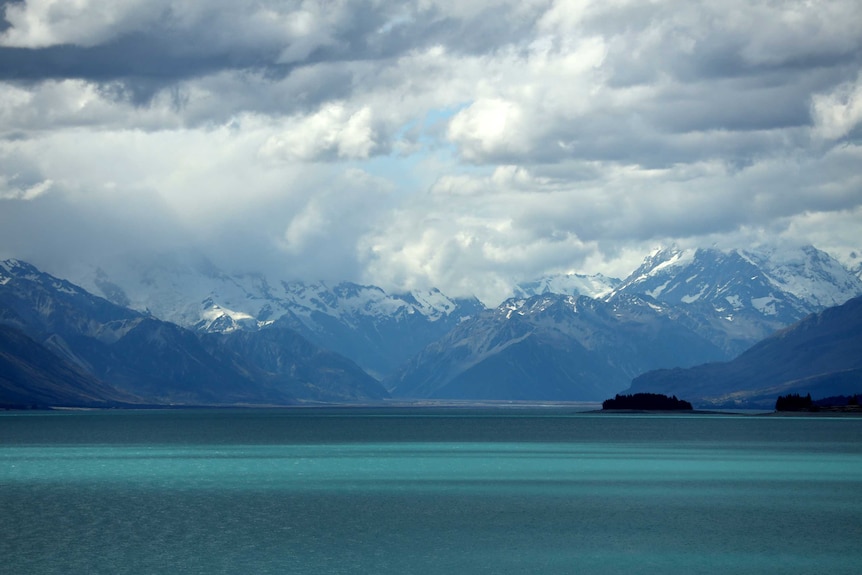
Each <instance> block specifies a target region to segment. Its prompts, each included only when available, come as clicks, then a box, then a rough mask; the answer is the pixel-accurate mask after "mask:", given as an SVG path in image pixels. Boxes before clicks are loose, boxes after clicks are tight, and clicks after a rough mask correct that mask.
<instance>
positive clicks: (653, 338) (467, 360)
mask: <svg viewBox="0 0 862 575" xmlns="http://www.w3.org/2000/svg"><path fill="white" fill-rule="evenodd" d="M72 280H73V281H74V282H75V283H71V282H70V281H66V280H61V279H58V278H55V277H53V276H50V275H49V274H46V273H44V272H42V271H40V270H38V269H36V268H35V267H33V266H31V265H29V264H26V263H24V262H20V261H17V260H7V261H6V262H2V263H0V325H5V326H6V329H5V330H4V332H2V334H0V335H2V336H3V337H2V338H0V352H4V353H5V355H0V384H2V385H3V386H4V387H0V391H2V390H5V391H3V393H4V395H2V396H0V403H4V402H5V403H10V402H11V403H16V402H17V403H22V404H23V403H27V402H26V401H25V400H26V398H25V397H24V396H22V395H20V393H19V394H18V395H15V393H17V392H15V393H13V391H14V390H16V389H17V390H19V391H20V389H21V385H22V384H21V381H22V378H23V380H26V379H27V378H28V377H30V378H31V379H33V380H34V381H42V382H44V381H48V380H52V381H55V382H56V381H59V380H62V381H64V382H65V383H66V384H71V382H74V385H75V386H76V389H79V390H80V401H79V403H80V404H82V405H83V404H87V402H90V403H89V404H92V402H93V401H96V403H99V401H104V402H109V403H110V402H113V403H117V404H125V403H138V404H141V403H155V404H164V403H182V404H237V403H245V404H289V403H296V402H308V401H318V402H319V401H326V402H332V401H334V402H345V401H378V400H381V399H382V398H385V397H387V396H389V395H390V394H391V395H392V396H395V397H398V398H402V399H421V398H438V399H477V400H478V399H482V400H484V399H500V400H533V399H535V400H575V401H600V400H602V399H605V398H607V397H611V396H613V394H614V393H617V392H620V391H623V390H625V389H626V388H628V387H629V385H632V380H633V379H634V380H635V381H636V382H637V381H641V383H638V384H637V385H638V386H639V387H638V389H641V388H642V386H643V385H645V384H644V383H643V380H638V379H636V378H637V377H638V376H640V375H642V374H644V373H645V372H650V371H651V370H660V369H672V368H685V367H692V366H696V365H698V364H703V363H705V362H713V363H714V362H721V361H728V360H731V359H733V358H735V357H736V356H738V355H739V354H740V353H742V352H743V351H745V350H746V349H748V348H749V347H751V346H752V345H754V344H756V343H757V342H758V341H760V340H762V339H763V338H765V337H767V336H769V335H770V334H772V333H774V332H775V331H776V330H780V329H783V328H785V327H786V326H788V325H791V324H793V323H794V322H798V321H800V320H802V319H803V318H805V317H806V316H808V315H809V314H814V313H819V312H822V311H823V310H824V309H826V308H829V307H832V306H837V305H841V304H843V303H845V302H846V301H847V300H849V299H851V298H853V297H854V296H857V295H859V294H862V280H860V279H859V277H858V276H857V275H855V274H854V273H852V272H851V271H850V270H848V269H846V268H844V267H843V266H841V264H839V263H838V262H837V261H836V260H835V259H834V258H832V257H831V256H829V255H828V254H826V253H824V252H822V251H819V250H817V249H816V248H814V247H811V246H805V247H802V248H797V249H790V250H788V249H783V250H779V249H775V248H769V249H759V250H719V249H716V248H706V249H690V250H681V249H676V248H667V249H662V250H656V251H655V252H653V253H651V254H650V255H648V256H647V257H646V258H645V259H644V262H643V264H642V265H641V266H640V267H639V268H638V269H636V270H635V271H634V272H633V273H632V274H630V275H629V276H628V277H627V278H624V279H622V280H619V279H615V278H607V277H605V276H601V275H595V276H587V275H582V274H561V275H556V276H546V277H543V278H540V279H537V280H535V281H532V282H526V283H522V284H520V285H517V286H513V288H512V293H513V294H515V297H513V298H511V299H509V300H506V301H505V302H503V303H502V304H500V305H499V306H496V307H494V308H487V309H486V308H485V306H484V305H482V304H481V303H480V302H479V301H478V300H476V299H474V298H467V299H463V298H461V299H456V298H449V297H447V296H445V295H444V294H442V293H441V292H439V291H438V290H426V291H421V292H412V293H402V294H390V293H387V292H386V291H385V290H383V289H381V288H379V287H375V286H367V285H359V284H355V283H349V282H341V283H335V284H328V283H325V282H315V283H305V282H298V281H289V282H288V281H278V280H274V279H272V278H268V277H265V276H264V275H262V274H228V273H225V272H223V271H221V270H219V269H218V268H217V267H216V266H215V265H213V264H212V263H211V262H209V261H208V260H206V259H205V258H203V257H200V256H197V255H194V254H192V253H186V254H167V255H162V256H147V257H141V256H138V257H131V256H130V257H127V258H120V259H116V260H111V261H105V262H101V263H100V265H99V266H98V267H95V266H94V267H90V268H81V270H80V271H79V272H78V273H76V274H75V275H74V277H73V278H72ZM79 286H81V287H79ZM10 330H12V331H10ZM22 338H24V339H22ZM13 340H14V341H15V342H17V343H13ZM16 345H17V346H18V347H15V346H16ZM22 346H23V347H22ZM11 349H18V350H24V349H26V350H27V351H26V352H25V351H19V352H16V353H12V352H10V351H9V350H11ZM46 353H47V354H50V357H53V358H56V362H53V363H56V365H54V364H53V363H52V362H47V359H46V358H47V357H49V356H46V355H44V354H46ZM37 356H38V357H39V358H41V359H39V360H36V359H31V360H28V359H27V358H36V357H37ZM2 361H7V362H12V363H2ZM16 362H17V363H16ZM13 363H14V369H13ZM49 363H51V366H50V369H49V370H48V371H49V372H50V373H48V374H45V373H41V372H39V368H40V367H41V366H47V365H48V364H49ZM46 369H47V368H46ZM60 373H63V374H65V375H64V376H63V377H60V376H59V375H58V374H60ZM9 374H17V375H16V376H15V377H14V378H13V377H11V376H9ZM22 374H24V375H22ZM28 374H29V375H28ZM50 374H54V375H53V376H51V375H50ZM7 376H8V377H7ZM4 378H5V379H4ZM16 378H17V379H16ZM52 378H53V379H52ZM13 379H14V380H15V381H12V380H13ZM16 381H17V382H18V383H15V382H16ZM16 386H17V387H16ZM43 387H45V386H44V385H43ZM47 388H48V389H53V390H54V392H56V397H55V400H56V401H54V402H53V403H57V402H59V403H62V401H60V399H59V398H60V397H67V398H68V393H69V392H68V390H65V391H64V392H63V393H65V394H66V395H63V394H61V393H60V390H59V388H58V387H56V385H55V387H53V388H52V387H51V386H50V385H48V386H47ZM632 389H635V387H632ZM96 390H102V392H101V393H98V392H97V391H96ZM649 391H652V390H649ZM46 394H47V395H46ZM36 395H38V394H36ZM676 395H678V396H680V397H686V394H685V393H684V392H677V393H676ZM4 397H5V398H6V399H4ZM39 397H41V399H39ZM39 397H35V396H34V398H32V399H33V401H31V402H30V403H33V404H51V403H52V401H50V393H47V392H45V393H43V395H42V396H39ZM703 397H704V398H705V397H706V396H703ZM710 397H711V396H710ZM9 398H13V399H14V398H17V399H14V401H13V399H9ZM98 398H101V399H98ZM688 399H691V398H688ZM66 403H69V401H68V400H67V401H66Z"/></svg>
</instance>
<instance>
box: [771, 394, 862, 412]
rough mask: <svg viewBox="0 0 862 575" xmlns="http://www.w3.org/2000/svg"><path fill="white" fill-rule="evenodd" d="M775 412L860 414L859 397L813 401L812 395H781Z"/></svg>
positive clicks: (838, 397)
mask: <svg viewBox="0 0 862 575" xmlns="http://www.w3.org/2000/svg"><path fill="white" fill-rule="evenodd" d="M775 411H803V412H810V413H817V412H819V411H829V412H842V413H860V412H862V409H860V406H859V396H858V394H854V395H850V396H847V395H837V396H831V397H824V398H823V399H811V394H810V393H809V394H807V395H805V396H801V395H799V394H798V393H788V394H787V395H779V396H778V399H776V400H775Z"/></svg>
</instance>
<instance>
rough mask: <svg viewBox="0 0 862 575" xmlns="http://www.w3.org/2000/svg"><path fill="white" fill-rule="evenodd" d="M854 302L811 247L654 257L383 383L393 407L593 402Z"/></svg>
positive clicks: (483, 328)
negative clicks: (404, 402) (436, 401)
mask: <svg viewBox="0 0 862 575" xmlns="http://www.w3.org/2000/svg"><path fill="white" fill-rule="evenodd" d="M579 281H585V280H584V278H583V277H582V278H580V279H579ZM537 285H538V286H539V288H537V289H544V288H543V287H541V284H537ZM860 293H862V282H860V281H859V279H858V278H856V277H855V276H854V275H853V274H852V273H850V272H849V271H848V270H846V269H844V268H843V267H842V266H841V265H840V264H839V263H838V262H837V261H836V260H834V259H833V258H831V257H830V256H828V255H827V254H825V253H823V252H821V251H819V250H816V249H815V248H813V247H810V246H809V247H804V248H799V249H791V250H775V249H773V250H763V251H759V252H754V251H747V252H743V251H738V250H730V251H721V250H717V249H698V250H678V249H667V250H659V251H656V252H655V253H653V254H651V255H650V256H649V257H647V258H646V259H645V260H644V263H643V264H642V265H641V266H640V267H639V268H638V269H637V270H635V272H634V273H632V274H631V275H630V276H629V277H628V278H626V279H625V280H623V281H622V282H620V283H619V284H618V285H617V287H616V288H615V289H613V290H612V291H611V292H610V293H609V294H608V295H606V296H604V297H602V298H600V299H590V298H585V297H581V298H576V297H573V296H565V295H557V294H550V293H545V294H544V295H538V296H533V297H530V298H513V299H511V300H509V301H507V302H504V303H503V305H501V306H500V307H499V308H497V309H496V310H493V311H489V312H486V313H485V314H482V315H481V316H479V317H477V318H476V319H474V320H471V321H467V322H464V323H463V324H461V325H460V326H458V327H457V328H456V329H454V330H453V331H452V332H450V333H449V334H448V335H447V336H446V337H444V338H443V339H441V340H439V341H437V342H435V343H434V344H432V345H430V346H429V347H428V348H426V349H425V350H424V351H423V352H422V353H421V354H419V355H418V356H416V357H415V358H414V359H413V360H411V361H410V362H409V363H408V364H406V365H405V366H404V367H403V368H402V369H401V370H400V371H399V372H398V373H396V374H395V375H394V376H393V377H391V378H389V379H387V380H386V381H385V383H386V384H387V386H389V387H390V390H391V392H392V393H393V394H394V395H397V396H402V397H434V398H444V397H448V398H472V399H490V398H496V399H524V398H536V399H569V400H592V399H601V398H603V397H608V396H609V395H613V394H614V393H616V392H619V391H621V390H622V389H625V388H626V387H627V386H628V385H629V382H630V381H631V379H632V378H634V377H636V376H637V375H639V374H641V373H643V372H644V371H646V370H650V369H656V368H658V367H659V366H662V367H665V368H671V367H685V366H692V365H694V364H696V363H698V362H706V361H718V360H727V359H731V358H732V357H734V356H735V355H737V354H738V353H740V352H742V351H743V350H745V349H746V348H748V347H749V346H751V345H752V344H754V343H756V342H757V341H759V340H760V339H762V338H763V337H766V336H767V335H769V334H770V333H772V332H774V331H775V330H777V329H780V328H782V327H784V326H786V325H789V324H791V323H793V322H795V321H797V320H799V319H800V318H802V317H804V316H805V315H807V314H808V313H811V312H814V311H819V310H822V309H823V308H824V307H826V306H827V305H835V304H836V303H842V302H844V301H846V300H847V299H849V298H851V297H853V296H854V295H857V294H860ZM650 366H652V367H650Z"/></svg>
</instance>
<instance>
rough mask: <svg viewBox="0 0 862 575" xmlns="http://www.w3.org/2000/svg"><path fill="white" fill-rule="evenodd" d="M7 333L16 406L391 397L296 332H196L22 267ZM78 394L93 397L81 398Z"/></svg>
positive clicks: (7, 276) (12, 273)
mask: <svg viewBox="0 0 862 575" xmlns="http://www.w3.org/2000/svg"><path fill="white" fill-rule="evenodd" d="M0 325H5V326H7V328H9V329H12V330H15V331H14V332H12V331H8V332H7V333H8V334H11V335H8V337H7V338H6V339H2V340H0V353H2V354H3V357H5V358H6V361H7V363H6V364H4V365H2V366H0V367H2V371H0V376H3V377H6V376H7V374H13V375H14V379H13V378H12V376H9V377H8V378H7V379H8V381H6V382H5V385H6V389H7V392H8V402H9V403H16V404H17V403H23V404H25V405H29V404H38V405H42V404H49V405H64V406H79V405H82V404H84V403H86V402H91V403H92V402H96V403H100V404H104V403H111V402H115V401H120V400H122V398H129V397H131V396H135V397H138V398H142V400H141V401H145V402H147V403H150V404H197V405H200V404H210V405H213V404H222V405H231V404H238V403H243V404H249V403H255V404H281V405H284V404H292V403H296V402H303V401H354V400H369V399H372V400H373V399H379V398H381V397H385V396H386V391H385V389H383V387H382V386H381V385H380V384H379V383H378V382H377V381H376V380H375V379H374V378H372V377H371V376H370V375H368V374H367V373H365V372H364V371H362V369H360V368H359V367H358V366H357V365H356V364H355V363H353V362H352V361H350V360H348V359H347V358H344V357H342V356H339V355H337V354H335V353H332V352H328V351H325V350H323V349H321V348H319V347H318V346H315V345H314V344H312V343H311V342H308V341H307V340H306V339H304V338H303V337H302V336H301V335H299V334H297V333H296V332H293V331H291V330H289V329H287V328H284V327H276V326H267V327H265V328H264V329H261V330H259V331H255V332H252V333H251V335H248V336H241V334H237V335H235V336H234V335H233V334H231V333H228V334H208V333H199V332H193V331H190V330H187V329H184V328H182V327H180V326H177V325H175V324H173V323H169V322H166V321H161V320H158V319H155V318H153V317H151V316H148V315H146V314H143V313H139V312H136V311H133V310H130V309H128V308H124V307H122V306H119V305H115V304H112V303H111V302H109V301H107V300H105V299H102V298H100V297H97V296H94V295H92V294H90V293H88V292H87V291H85V290H83V289H81V288H80V287H78V286H76V285H74V284H72V283H70V282H67V281H65V280H61V279H58V278H55V277H53V276H51V275H49V274H46V273H43V272H41V271H40V270H38V269H37V268H35V267H33V266H32V265H30V264H27V263H25V262H21V261H18V260H7V261H0ZM16 334H20V335H21V336H26V338H27V339H26V340H21V339H20V337H19V338H17V339H16V338H15V337H13V336H15V335H16ZM32 358H38V359H32ZM99 382H103V383H99ZM69 386H71V387H72V388H74V389H86V390H87V391H86V392H84V391H82V392H81V394H83V395H81V394H78V395H76V394H75V393H72V392H71V391H69V389H67V387H69ZM16 390H17V391H16ZM61 391H62V393H61ZM4 401H5V400H4ZM82 402H83V403H82Z"/></svg>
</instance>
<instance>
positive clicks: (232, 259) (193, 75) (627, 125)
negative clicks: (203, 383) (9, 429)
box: [0, 0, 862, 303]
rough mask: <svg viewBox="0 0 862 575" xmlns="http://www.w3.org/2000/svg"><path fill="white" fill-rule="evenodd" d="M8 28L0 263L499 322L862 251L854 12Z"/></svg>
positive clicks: (666, 1) (428, 14)
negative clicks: (326, 282)
mask: <svg viewBox="0 0 862 575" xmlns="http://www.w3.org/2000/svg"><path fill="white" fill-rule="evenodd" d="M4 6H5V17H6V24H7V25H6V27H5V28H3V29H2V30H0V218H2V220H3V221H2V222H0V223H2V224H3V225H2V227H0V251H3V252H4V253H6V254H10V253H11V254H12V255H18V256H19V257H30V256H33V258H34V259H35V260H36V263H38V260H39V258H42V259H43V260H44V261H53V262H60V261H63V260H64V258H65V259H75V258H85V257H91V254H97V253H105V252H107V251H117V252H118V251H121V250H122V249H124V248H126V247H134V246H141V245H147V244H148V243H152V244H153V245H159V246H166V245H168V244H170V243H171V242H177V243H181V244H194V245H197V246H200V248H201V249H202V250H203V251H205V252H207V254H208V255H209V256H210V257H211V258H212V259H213V260H215V261H216V262H217V263H220V264H222V265H224V266H226V267H229V268H233V269H242V270H244V271H250V270H252V269H254V268H256V267H258V268H267V270H270V271H272V272H273V273H276V274H280V275H289V276H291V277H293V278H298V277H303V278H305V279H320V278H327V279H359V280H362V281H366V282H369V283H377V284H380V285H383V286H384V287H388V288H408V287H415V286H424V287H430V286H432V285H433V286H436V287H439V288H441V289H443V290H444V291H447V292H452V293H453V294H455V295H466V294H468V293H481V294H483V297H484V298H486V299H487V300H488V301H489V303H495V302H494V301H493V300H494V299H495V298H501V297H503V296H504V295H505V294H506V291H507V289H509V286H511V284H512V282H513V281H516V280H519V279H528V278H530V277H532V276H535V275H541V274H542V273H546V272H549V271H555V270H556V271H586V272H592V271H602V272H606V273H616V274H618V275H621V274H622V273H624V271H625V270H626V269H627V268H628V269H630V268H631V267H634V265H636V264H637V263H638V260H639V259H640V257H641V256H642V255H643V253H645V252H647V251H648V250H649V249H651V248H653V247H655V245H656V244H658V243H665V242H677V243H680V244H692V245H693V244H696V243H698V242H709V243H713V242H719V243H726V244H732V243H733V242H736V241H742V242H749V241H765V240H766V239H769V238H773V239H782V240H787V241H790V240H791V239H793V240H794V241H816V242H818V244H819V245H823V246H827V245H828V246H830V247H832V248H833V249H835V250H837V251H842V250H843V252H845V253H849V252H850V247H849V244H850V243H853V242H851V240H850V239H848V238H852V237H853V232H854V231H855V232H858V233H857V237H858V236H859V234H862V229H860V225H859V224H858V221H857V223H856V227H855V229H854V220H853V217H851V216H848V214H851V215H853V214H857V215H858V211H859V209H860V206H862V191H860V190H862V185H860V183H862V182H860V179H859V175H858V165H860V164H859V160H860V159H862V158H860V149H862V143H860V139H859V138H860V133H862V132H860V130H862V128H860V122H862V111H860V110H862V107H861V106H860V101H862V88H860V75H859V69H860V68H862V13H860V11H862V8H860V5H859V3H858V2H856V1H855V0H829V1H825V2H820V3H816V4H811V3H809V2H804V1H802V0H799V1H796V0H791V1H787V2H781V3H777V4H776V3H773V2H767V1H765V0H764V1H757V2H749V1H742V0H738V1H737V0H733V1H731V2H730V3H723V4H720V5H719V4H716V3H714V2H705V1H704V2H699V1H694V2H677V1H673V0H659V1H655V2H649V3H632V2H629V1H624V0H611V1H605V2H599V1H592V0H567V1H562V0H560V1H555V0H531V1H526V2H525V1H523V0H521V1H517V2H516V1H514V0H512V1H506V2H499V1H491V0H466V1H465V0H459V1H455V0H414V1H407V2H387V1H380V0H363V1H359V2H356V1H347V0H338V1H335V2H322V1H315V0H305V1H303V2H294V3H282V2H274V1H272V2H270V1H266V0H230V1H228V0H213V1H212V2H206V3H185V4H177V3H175V2H168V1H167V0H151V1H148V2H142V1H138V0H114V1H111V2H107V1H97V0H76V1H75V2H54V1H50V0H28V1H25V2H17V3H6V4H5V5H4ZM128 206H133V207H134V212H135V218H132V215H131V213H130V212H129V211H128V209H127V207H128ZM60 214H65V215H66V218H65V219H61V218H60ZM93 222H98V225H94V224H93ZM833 224H834V225H833ZM44 226H53V227H52V231H50V232H45V233H38V234H37V233H34V232H33V231H32V230H37V229H40V230H41V229H43V227H44ZM818 226H822V229H818ZM830 229H834V233H831V232H830V231H829V230H830ZM28 230H29V231H28ZM61 238H66V239H65V240H62V239H61ZM857 243H858V242H857ZM841 246H844V247H841ZM853 249H856V250H858V249H860V246H858V245H854V246H853ZM13 252H14V253H13ZM621 270H622V271H621Z"/></svg>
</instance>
